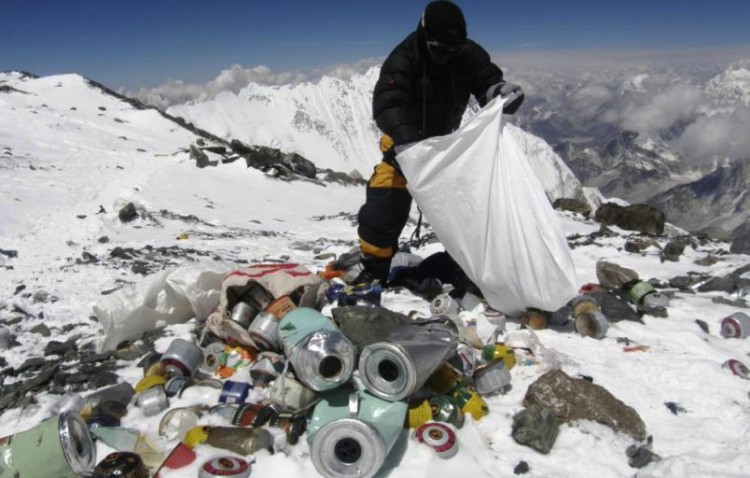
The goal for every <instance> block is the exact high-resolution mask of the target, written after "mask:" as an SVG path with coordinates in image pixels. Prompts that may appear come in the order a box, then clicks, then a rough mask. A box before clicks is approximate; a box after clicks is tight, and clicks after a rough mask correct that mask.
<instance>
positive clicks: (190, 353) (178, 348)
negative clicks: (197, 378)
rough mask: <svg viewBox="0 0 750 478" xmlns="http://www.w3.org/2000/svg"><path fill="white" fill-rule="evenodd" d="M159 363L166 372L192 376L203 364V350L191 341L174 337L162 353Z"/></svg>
mask: <svg viewBox="0 0 750 478" xmlns="http://www.w3.org/2000/svg"><path fill="white" fill-rule="evenodd" d="M161 365H162V367H164V370H165V371H166V372H167V374H170V375H184V376H186V377H192V376H193V375H195V373H196V372H197V371H198V368H199V367H201V366H202V365H203V352H202V351H201V349H200V347H198V346H197V345H195V344H194V343H192V342H188V341H187V340H184V339H174V340H173V341H172V343H171V344H169V347H167V350H166V351H165V352H164V353H163V354H162V357H161Z"/></svg>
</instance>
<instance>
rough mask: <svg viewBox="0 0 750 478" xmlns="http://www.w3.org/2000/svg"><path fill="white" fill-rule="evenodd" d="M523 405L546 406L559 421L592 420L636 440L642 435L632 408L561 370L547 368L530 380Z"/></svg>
mask: <svg viewBox="0 0 750 478" xmlns="http://www.w3.org/2000/svg"><path fill="white" fill-rule="evenodd" d="M523 404H524V406H526V407H527V408H528V407H531V406H532V405H539V406H542V407H547V408H549V410H550V411H551V412H552V413H553V414H554V415H555V416H556V417H557V418H559V419H560V420H562V421H563V422H569V421H573V420H593V421H595V422H598V423H601V424H603V425H606V426H608V427H610V428H612V429H613V430H614V431H617V432H622V433H626V434H628V435H630V436H631V437H633V438H634V439H636V440H638V441H642V440H644V439H645V438H646V425H645V424H644V423H643V420H642V419H641V417H640V416H639V415H638V413H637V412H636V411H635V410H634V409H633V408H632V407H629V406H627V405H625V404H624V403H623V402H621V401H620V400H618V399H617V398H615V397H614V396H613V395H612V394H611V393H609V392H608V391H607V390H605V389H604V388H603V387H601V386H599V385H596V384H593V383H589V382H588V381H586V380H582V379H576V378H571V377H569V376H568V375H566V374H565V372H563V371H561V370H552V371H549V372H547V373H545V374H544V375H542V376H541V377H540V378H539V379H538V380H537V381H536V382H534V383H532V384H531V385H530V386H529V389H528V391H527V392H526V397H525V398H524V400H523Z"/></svg>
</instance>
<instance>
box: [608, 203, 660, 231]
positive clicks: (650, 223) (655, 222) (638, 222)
mask: <svg viewBox="0 0 750 478" xmlns="http://www.w3.org/2000/svg"><path fill="white" fill-rule="evenodd" d="M594 218H595V219H596V221H597V222H600V223H602V224H605V225H607V226H617V227H619V228H621V229H625V230H628V231H638V232H643V233H646V234H653V235H656V236H660V235H662V234H663V233H664V223H665V222H666V217H665V216H664V213H663V212H661V211H660V210H658V209H656V208H655V207H653V206H649V205H647V204H633V205H631V206H620V205H619V204H615V203H606V204H602V205H601V206H599V208H598V209H597V210H596V215H595V216H594Z"/></svg>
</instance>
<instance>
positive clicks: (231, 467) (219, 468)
mask: <svg viewBox="0 0 750 478" xmlns="http://www.w3.org/2000/svg"><path fill="white" fill-rule="evenodd" d="M248 476H250V464H248V462H246V461H245V460H243V459H241V458H236V457H233V456H222V457H219V458H211V459H210V460H208V461H207V462H205V463H204V464H203V465H201V468H200V471H199V472H198V478H220V477H227V478H247V477H248Z"/></svg>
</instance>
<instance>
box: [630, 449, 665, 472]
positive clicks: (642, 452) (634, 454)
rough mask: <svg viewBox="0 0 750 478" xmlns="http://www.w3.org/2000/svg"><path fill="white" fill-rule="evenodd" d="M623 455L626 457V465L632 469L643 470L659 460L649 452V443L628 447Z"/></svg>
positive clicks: (659, 458) (654, 454)
mask: <svg viewBox="0 0 750 478" xmlns="http://www.w3.org/2000/svg"><path fill="white" fill-rule="evenodd" d="M625 453H626V454H627V455H628V465H630V466H631V467H633V468H643V467H645V466H647V465H649V464H651V463H653V462H655V461H659V460H661V457H660V456H659V455H657V454H656V453H654V452H653V451H651V443H649V444H647V445H641V446H637V445H630V446H629V447H628V449H627V450H626V451H625Z"/></svg>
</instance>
